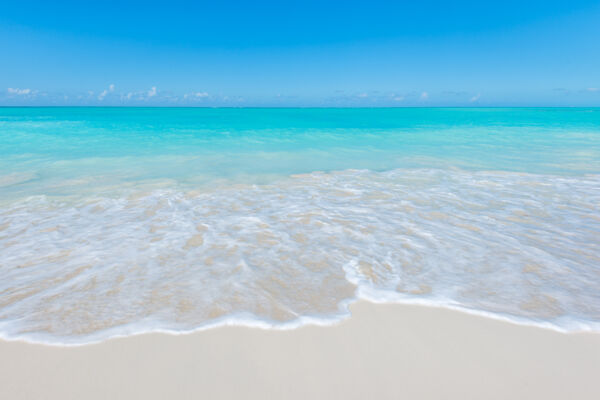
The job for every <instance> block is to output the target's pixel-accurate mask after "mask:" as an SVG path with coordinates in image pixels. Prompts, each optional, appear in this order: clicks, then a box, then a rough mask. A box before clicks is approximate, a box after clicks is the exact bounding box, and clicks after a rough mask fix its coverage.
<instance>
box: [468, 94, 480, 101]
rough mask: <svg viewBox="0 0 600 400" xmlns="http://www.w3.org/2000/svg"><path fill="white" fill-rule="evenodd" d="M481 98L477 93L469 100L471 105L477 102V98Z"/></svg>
mask: <svg viewBox="0 0 600 400" xmlns="http://www.w3.org/2000/svg"><path fill="white" fill-rule="evenodd" d="M480 97H481V94H480V93H477V94H476V95H475V96H473V97H471V99H470V100H469V101H470V102H471V103H474V102H476V101H477V100H479V98H480Z"/></svg>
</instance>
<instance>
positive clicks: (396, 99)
mask: <svg viewBox="0 0 600 400" xmlns="http://www.w3.org/2000/svg"><path fill="white" fill-rule="evenodd" d="M392 100H394V101H404V97H402V96H394V97H393V98H392Z"/></svg>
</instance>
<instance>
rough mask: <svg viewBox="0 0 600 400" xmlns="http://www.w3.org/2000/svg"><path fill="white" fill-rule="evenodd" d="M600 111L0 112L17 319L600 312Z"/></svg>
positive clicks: (161, 326)
mask: <svg viewBox="0 0 600 400" xmlns="http://www.w3.org/2000/svg"><path fill="white" fill-rule="evenodd" d="M599 205H600V109H594V108H587V109H583V108H570V109H562V108H548V109H545V108H540V109H533V108H516V109H508V108H473V109H465V108H458V109H442V108H433V109H431V108H406V109H235V108H232V109H199V108H0V252H1V253H0V254H1V260H2V264H1V265H0V268H1V269H2V271H3V278H0V332H1V333H2V335H3V336H4V337H6V338H24V339H28V340H35V341H43V342H49V343H86V342H90V341H96V340H102V339H104V338H108V337H111V336H115V335H124V334H133V333H139V332H146V331H156V330H159V331H176V332H182V331H192V330H195V329H201V328H205V327H210V326H214V325H219V324H222V323H239V324H249V325H259V326H265V327H275V328H276V327H280V328H281V327H294V326H298V325H301V324H303V323H330V322H335V321H337V320H339V319H340V318H343V317H345V316H347V315H348V311H347V305H348V304H349V303H350V302H352V301H354V300H356V299H359V298H364V299H369V300H372V301H401V302H417V303H424V304H432V305H433V304H434V305H441V306H445V307H451V308H458V309H462V310H466V311H470V312H477V313H483V314H485V315H490V316H493V317H497V318H504V319H509V320H512V321H515V322H520V323H529V324H537V325H542V326H547V327H550V328H554V329H559V330H566V331H571V330H598V329H599V328H598V327H599V323H600V294H599V293H600V267H599V266H600V255H599V254H600V251H599V249H600V212H598V207H599Z"/></svg>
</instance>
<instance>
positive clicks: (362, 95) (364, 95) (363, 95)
mask: <svg viewBox="0 0 600 400" xmlns="http://www.w3.org/2000/svg"><path fill="white" fill-rule="evenodd" d="M357 97H360V98H361V99H364V98H367V97H369V95H368V94H366V93H359V94H358V95H357Z"/></svg>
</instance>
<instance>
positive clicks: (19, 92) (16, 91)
mask: <svg viewBox="0 0 600 400" xmlns="http://www.w3.org/2000/svg"><path fill="white" fill-rule="evenodd" d="M7 91H8V93H10V94H16V95H19V96H25V95H28V94H31V93H32V90H31V89H19V88H8V89H7Z"/></svg>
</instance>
